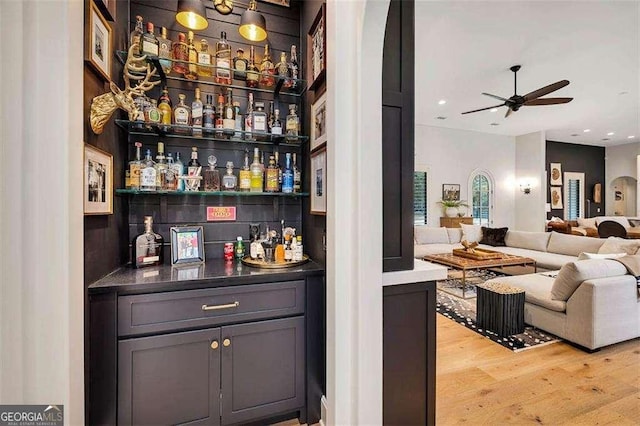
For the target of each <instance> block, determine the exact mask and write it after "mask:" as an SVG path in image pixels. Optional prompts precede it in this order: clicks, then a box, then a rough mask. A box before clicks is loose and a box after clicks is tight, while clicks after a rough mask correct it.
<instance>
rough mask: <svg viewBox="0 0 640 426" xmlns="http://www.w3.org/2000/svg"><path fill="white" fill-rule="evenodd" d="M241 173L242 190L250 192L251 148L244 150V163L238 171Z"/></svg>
mask: <svg viewBox="0 0 640 426" xmlns="http://www.w3.org/2000/svg"><path fill="white" fill-rule="evenodd" d="M238 174H239V175H240V179H239V180H240V188H239V189H240V191H242V192H249V191H250V190H251V170H250V169H249V150H245V151H244V164H243V165H242V168H241V169H240V172H239V173H238Z"/></svg>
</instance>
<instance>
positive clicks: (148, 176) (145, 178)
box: [140, 149, 156, 191]
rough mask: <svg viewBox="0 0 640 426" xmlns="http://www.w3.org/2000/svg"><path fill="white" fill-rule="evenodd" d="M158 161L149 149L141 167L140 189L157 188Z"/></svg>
mask: <svg viewBox="0 0 640 426" xmlns="http://www.w3.org/2000/svg"><path fill="white" fill-rule="evenodd" d="M155 166H156V163H155V162H154V161H153V159H152V158H151V150H150V149H147V155H146V156H145V157H144V161H143V162H142V168H141V169H140V191H155V190H156V167H155Z"/></svg>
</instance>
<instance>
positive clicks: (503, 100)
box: [482, 92, 508, 102]
mask: <svg viewBox="0 0 640 426" xmlns="http://www.w3.org/2000/svg"><path fill="white" fill-rule="evenodd" d="M482 94H483V95H485V96H489V97H490V98H493V99H497V100H499V101H502V102H507V101H508V99H505V98H503V97H501V96H496V95H492V94H491V93H484V92H482Z"/></svg>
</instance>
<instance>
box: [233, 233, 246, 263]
mask: <svg viewBox="0 0 640 426" xmlns="http://www.w3.org/2000/svg"><path fill="white" fill-rule="evenodd" d="M234 252H235V255H236V259H238V260H240V259H242V258H243V257H244V252H245V247H244V242H243V241H242V237H238V238H236V246H235V248H234Z"/></svg>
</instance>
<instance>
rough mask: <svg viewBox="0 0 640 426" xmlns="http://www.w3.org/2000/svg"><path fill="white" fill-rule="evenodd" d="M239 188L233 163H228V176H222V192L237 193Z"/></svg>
mask: <svg viewBox="0 0 640 426" xmlns="http://www.w3.org/2000/svg"><path fill="white" fill-rule="evenodd" d="M237 187H238V178H237V177H236V175H234V174H233V161H227V174H226V175H224V176H222V190H223V191H235V190H236V189H237Z"/></svg>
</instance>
